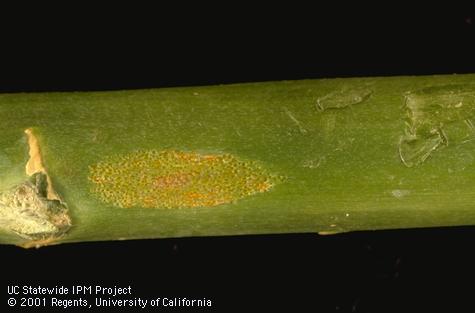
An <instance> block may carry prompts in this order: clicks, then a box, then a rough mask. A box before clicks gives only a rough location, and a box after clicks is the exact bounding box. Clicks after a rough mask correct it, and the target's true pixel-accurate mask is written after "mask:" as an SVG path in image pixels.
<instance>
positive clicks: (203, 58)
mask: <svg viewBox="0 0 475 313" xmlns="http://www.w3.org/2000/svg"><path fill="white" fill-rule="evenodd" d="M181 5H182V7H180V8H178V9H170V8H166V7H155V8H129V7H125V6H124V7H120V8H119V5H118V4H114V6H111V7H108V8H96V7H89V8H84V7H82V8H80V7H73V6H71V7H69V8H62V9H64V10H63V11H61V13H55V12H53V11H49V10H44V8H34V7H29V8H28V9H25V8H22V9H18V8H15V9H10V8H3V10H2V11H1V14H2V18H1V20H2V25H1V26H2V27H1V30H0V32H1V42H0V91H1V92H31V91H68V90H71V91H79V90H118V89H131V88H134V89H136V88H152V87H153V88H154V87H165V86H191V85H209V84H223V83H234V82H252V81H267V80H283V79H304V78H323V77H357V76H393V75H422V74H451V73H474V72H475V59H474V56H475V42H474V39H475V14H474V13H473V11H470V10H467V9H466V8H463V7H458V6H456V5H455V4H454V3H452V4H451V7H449V8H444V7H440V8H438V10H437V12H435V11H434V10H429V9H428V8H423V9H415V8H413V7H411V6H408V5H404V4H401V5H400V6H399V7H398V6H394V5H389V4H384V5H382V6H380V7H378V8H376V7H365V8H361V7H358V6H357V5H353V6H351V7H349V6H348V5H347V4H345V3H343V2H341V3H337V5H336V7H334V8H327V7H323V6H318V5H316V6H313V7H310V6H309V7H302V6H299V5H293V6H290V5H288V4H287V5H282V6H279V5H277V4H276V3H271V4H269V5H268V6H267V7H262V8H257V7H256V6H255V5H250V6H245V5H244V4H243V3H226V4H225V5H221V6H220V7H216V6H214V7H210V8H203V7H201V4H200V5H194V6H192V5H190V4H185V3H182V4H181ZM431 5H432V7H431V8H433V5H434V4H431ZM43 11H48V13H49V14H45V12H43ZM474 241H475V228H473V227H457V228H439V229H421V230H393V231H378V232H359V233H349V234H342V235H336V236H318V235H316V234H294V235H269V236H241V237H214V238H184V239H164V240H137V241H129V242H98V243H80V244H70V245H61V246H55V247H46V248H42V249H39V250H35V249H33V250H22V249H19V248H16V247H11V246H1V247H0V260H1V261H0V264H1V270H0V281H1V282H2V287H1V288H2V290H4V291H3V292H1V296H2V299H3V300H1V301H2V303H0V307H1V309H0V310H1V311H5V310H7V309H8V307H7V305H6V299H7V295H6V289H7V285H9V284H20V285H21V284H28V285H38V284H41V285H45V286H54V285H66V286H71V285H73V284H85V285H94V284H103V285H115V284H116V285H132V286H133V288H134V290H135V295H136V296H142V297H147V296H150V297H152V296H160V295H161V296H172V297H174V296H177V297H197V298H202V297H206V298H210V299H212V300H213V308H214V310H216V311H220V312H227V311H233V310H239V311H244V310H245V311H249V310H276V309H285V310H290V311H295V312H301V311H307V310H308V311H313V312H315V311H317V312H392V311H394V312H410V311H415V310H416V309H424V310H432V309H436V308H441V307H444V308H446V309H447V310H451V311H452V310H454V309H456V308H460V307H464V308H466V309H468V308H472V309H473V308H474V307H475V304H473V300H472V299H473V294H474V288H473V280H474V278H475V275H474V274H475V270H474V266H475V257H474V256H473V255H472V250H473V242H474ZM30 311H34V310H30ZM104 311H105V312H107V310H104ZM110 311H111V312H113V311H114V310H112V309H111V310H110ZM175 311H176V312H178V311H179V310H175ZM201 311H209V310H206V309H204V310H201Z"/></svg>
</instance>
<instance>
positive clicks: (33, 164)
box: [25, 128, 61, 200]
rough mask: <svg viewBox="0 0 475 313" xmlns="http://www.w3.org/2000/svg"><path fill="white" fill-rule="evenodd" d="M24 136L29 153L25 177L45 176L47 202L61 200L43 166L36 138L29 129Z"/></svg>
mask: <svg viewBox="0 0 475 313" xmlns="http://www.w3.org/2000/svg"><path fill="white" fill-rule="evenodd" d="M25 134H26V137H27V139H28V147H29V148H30V151H29V152H28V153H29V155H30V158H29V159H28V162H26V175H28V176H33V175H34V174H36V173H43V174H45V175H46V180H47V182H48V188H47V190H46V191H47V193H46V198H47V199H49V200H61V199H60V197H59V196H58V194H57V193H56V191H54V189H53V184H52V182H51V177H49V175H48V172H47V171H46V169H45V167H44V165H43V157H42V156H41V151H40V145H39V143H38V138H36V136H35V135H34V134H33V131H32V129H31V128H28V129H26V130H25Z"/></svg>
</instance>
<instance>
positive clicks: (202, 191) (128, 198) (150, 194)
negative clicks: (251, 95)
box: [89, 150, 281, 208]
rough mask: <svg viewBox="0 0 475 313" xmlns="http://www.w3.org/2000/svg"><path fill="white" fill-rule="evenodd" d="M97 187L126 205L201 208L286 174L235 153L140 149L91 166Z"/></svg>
mask: <svg viewBox="0 0 475 313" xmlns="http://www.w3.org/2000/svg"><path fill="white" fill-rule="evenodd" d="M89 180H90V181H91V183H92V187H91V190H92V192H93V193H94V194H96V195H97V196H98V197H99V198H100V199H101V200H102V201H104V202H106V203H110V204H113V205H116V206H118V207H122V208H132V207H142V208H196V207H209V206H216V205H220V204H225V203H231V202H234V201H236V200H239V199H241V198H244V197H247V196H251V195H254V194H257V193H261V192H266V191H268V190H270V189H271V188H272V187H273V186H274V185H275V184H276V183H278V182H279V181H280V180H281V178H280V177H279V176H277V175H273V174H270V173H268V172H267V171H265V170H264V169H263V168H262V167H261V166H260V165H259V164H258V163H257V162H254V161H247V160H240V159H238V158H237V157H235V156H233V155H231V154H200V153H196V152H183V151H176V150H164V151H156V150H149V151H136V152H132V153H130V154H125V155H118V156H113V157H109V158H106V159H105V160H103V161H101V162H99V163H97V164H95V165H92V166H90V174H89Z"/></svg>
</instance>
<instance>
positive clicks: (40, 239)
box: [0, 128, 71, 248]
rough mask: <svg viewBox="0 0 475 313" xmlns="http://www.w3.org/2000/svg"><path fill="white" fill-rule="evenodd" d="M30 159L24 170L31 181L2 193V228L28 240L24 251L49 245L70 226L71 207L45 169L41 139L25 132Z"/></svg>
mask: <svg viewBox="0 0 475 313" xmlns="http://www.w3.org/2000/svg"><path fill="white" fill-rule="evenodd" d="M25 134H26V136H27V139H28V146H29V159H28V161H27V163H26V166H25V171H26V174H27V175H28V176H30V178H29V179H28V180H26V181H25V182H23V183H20V184H18V185H16V186H14V187H13V188H11V189H10V190H7V191H4V192H1V193H0V228H3V229H5V230H7V231H9V232H13V233H15V234H17V235H18V236H19V237H21V238H24V239H27V240H28V241H25V242H23V243H21V244H19V246H21V247H24V248H31V247H36V248H39V247H41V246H45V245H50V244H54V243H57V240H58V239H59V238H60V237H62V236H64V234H65V233H66V232H67V231H68V230H69V229H70V227H71V218H70V217H69V215H68V208H67V206H66V204H65V203H64V202H63V201H62V199H61V198H60V196H59V195H58V194H57V193H56V191H55V190H54V189H53V186H52V183H51V178H50V176H49V175H48V172H47V170H46V168H45V166H44V163H43V158H42V154H41V150H40V145H39V142H38V139H37V138H36V136H35V135H34V134H33V131H32V129H31V128H29V129H26V130H25Z"/></svg>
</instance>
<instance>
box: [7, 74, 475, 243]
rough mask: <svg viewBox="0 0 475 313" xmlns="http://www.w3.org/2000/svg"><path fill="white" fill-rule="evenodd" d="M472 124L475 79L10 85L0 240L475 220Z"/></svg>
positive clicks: (328, 229) (254, 231)
mask: <svg viewBox="0 0 475 313" xmlns="http://www.w3.org/2000/svg"><path fill="white" fill-rule="evenodd" d="M472 118H475V74H473V75H446V76H421V77H388V78H351V79H323V80H305V81H286V82H269V83H251V84H238V85H224V86H212V87H196V88H194V87H193V88H167V89H157V90H133V91H117V92H71V93H37V94H3V95H0V131H1V137H0V243H8V244H16V245H23V246H35V245H36V246H40V245H44V244H52V243H63V242H77V241H93V240H115V239H133V238H160V237H183V236H212V235H236V234H262V233H292V232H319V233H338V232H347V231H354V230H376V229H388V228H410V227H430V226H449V225H470V224H475V205H474V204H473V202H474V200H475V193H474V190H475V171H474V170H473V169H474V166H475V156H474V151H475V140H474V139H475V127H474V125H475V124H473V123H474V122H475V121H472ZM27 130H29V131H27ZM25 131H27V133H25ZM28 134H31V137H30V136H29V135H28ZM35 144H36V145H37V146H36V147H35ZM35 151H36V152H35ZM27 164H29V165H28V170H27V169H26V165H27Z"/></svg>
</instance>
